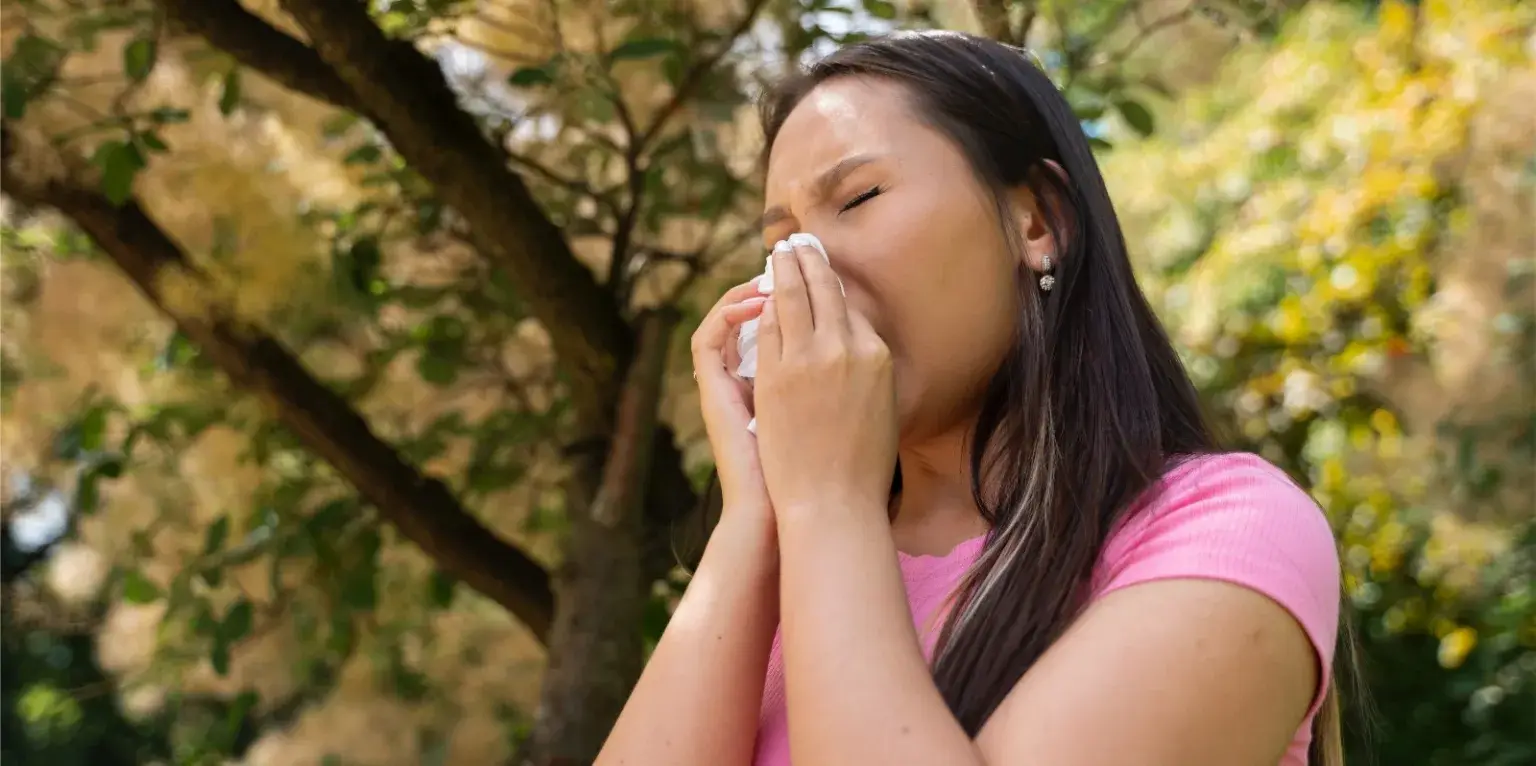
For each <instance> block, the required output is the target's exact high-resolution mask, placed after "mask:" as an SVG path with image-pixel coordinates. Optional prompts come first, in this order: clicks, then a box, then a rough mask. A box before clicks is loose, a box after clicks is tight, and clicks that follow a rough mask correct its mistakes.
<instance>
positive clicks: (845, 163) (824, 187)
mask: <svg viewBox="0 0 1536 766" xmlns="http://www.w3.org/2000/svg"><path fill="white" fill-rule="evenodd" d="M878 159H880V156H879V155H875V154H855V155H853V156H852V157H846V158H844V159H842V160H839V161H838V163H837V164H836V165H833V166H832V167H830V168H828V169H826V170H825V171H823V172H822V173H821V175H819V176H817V177H816V181H815V182H814V183H813V184H812V185H811V188H812V189H814V190H815V195H816V199H826V198H827V197H828V196H830V195H831V194H832V190H833V189H835V188H837V185H838V184H840V183H842V182H843V179H844V178H847V177H848V174H850V173H852V172H853V171H855V170H858V169H859V168H861V167H864V166H865V165H868V164H869V163H871V162H874V161H875V160H878ZM788 217H789V210H787V209H785V207H784V206H783V205H774V206H773V207H770V208H768V210H767V211H765V212H764V213H763V215H762V217H761V218H759V219H757V229H758V231H762V230H763V229H766V228H768V227H769V226H772V225H774V224H776V223H778V222H779V221H782V220H784V219H786V218H788Z"/></svg>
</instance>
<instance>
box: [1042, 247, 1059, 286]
mask: <svg viewBox="0 0 1536 766" xmlns="http://www.w3.org/2000/svg"><path fill="white" fill-rule="evenodd" d="M1040 270H1041V271H1043V272H1045V275H1044V276H1042V277H1040V289H1041V290H1044V291H1046V292H1050V291H1051V288H1052V287H1055V286H1056V277H1054V276H1052V275H1051V255H1050V253H1046V254H1045V255H1042V256H1040Z"/></svg>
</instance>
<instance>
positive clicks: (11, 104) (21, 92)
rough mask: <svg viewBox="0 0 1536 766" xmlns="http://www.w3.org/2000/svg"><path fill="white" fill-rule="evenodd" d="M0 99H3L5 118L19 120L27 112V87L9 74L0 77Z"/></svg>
mask: <svg viewBox="0 0 1536 766" xmlns="http://www.w3.org/2000/svg"><path fill="white" fill-rule="evenodd" d="M0 99H3V101H4V105H3V106H4V109H5V116H6V119H11V120H19V119H21V118H22V116H24V115H25V114H26V113H27V89H26V88H24V87H22V86H21V85H20V84H18V83H17V82H16V81H14V80H12V79H11V78H10V77H9V76H5V77H3V78H0Z"/></svg>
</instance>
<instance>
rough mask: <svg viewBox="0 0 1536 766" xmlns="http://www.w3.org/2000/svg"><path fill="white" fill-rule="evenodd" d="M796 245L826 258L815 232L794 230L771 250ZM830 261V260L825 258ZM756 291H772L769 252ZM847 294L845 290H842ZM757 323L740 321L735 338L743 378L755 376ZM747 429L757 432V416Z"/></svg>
mask: <svg viewBox="0 0 1536 766" xmlns="http://www.w3.org/2000/svg"><path fill="white" fill-rule="evenodd" d="M798 245H809V246H811V247H814V248H816V251H817V252H819V253H821V257H822V258H823V259H826V258H827V248H826V247H824V246H823V245H822V244H821V240H819V239H817V238H816V235H815V234H811V233H809V232H796V233H794V234H791V235H789V238H788V239H781V240H779V241H778V242H777V243H776V244H774V246H773V252H775V253H777V252H779V251H780V250H782V249H784V248H792V247H795V246H798ZM827 262H828V263H831V260H830V259H828V260H827ZM838 286H839V287H841V286H842V280H838ZM757 289H758V292H761V293H763V294H765V295H766V294H769V293H772V292H773V255H772V254H770V255H769V256H768V258H767V262H766V263H765V264H764V265H763V273H762V276H759V277H758V278H757ZM843 294H844V295H847V290H844V291H843ZM757 324H758V320H756V319H749V320H747V321H745V322H742V323H741V334H740V336H739V337H738V338H737V339H736V350H737V352H738V353H740V355H741V365H740V366H738V367H737V368H736V374H737V375H740V376H741V377H743V378H747V379H749V380H750V379H752V378H756V377H757ZM747 430H748V431H750V432H752V433H757V418H753V419H752V420H751V421H749V422H748V423H747Z"/></svg>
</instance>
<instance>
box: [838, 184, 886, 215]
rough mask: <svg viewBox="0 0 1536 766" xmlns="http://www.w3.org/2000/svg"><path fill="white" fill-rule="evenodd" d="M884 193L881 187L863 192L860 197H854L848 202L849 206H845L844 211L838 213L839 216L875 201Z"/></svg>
mask: <svg viewBox="0 0 1536 766" xmlns="http://www.w3.org/2000/svg"><path fill="white" fill-rule="evenodd" d="M884 191H885V189H884V188H882V187H879V186H874V187H871V188H869V189H867V190H865V191H863V192H861V193H860V194H859V196H857V197H854V198H853V199H851V200H848V204H846V205H843V207H842V209H841V210H838V211H837V212H838V215H842V214H843V213H846V212H848V211H849V210H852V209H854V208H856V207H858V206H859V205H862V204H864V203H866V202H868V201H870V200H872V199H874V198H875V197H878V196H880V194H881V193H882V192H884Z"/></svg>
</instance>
